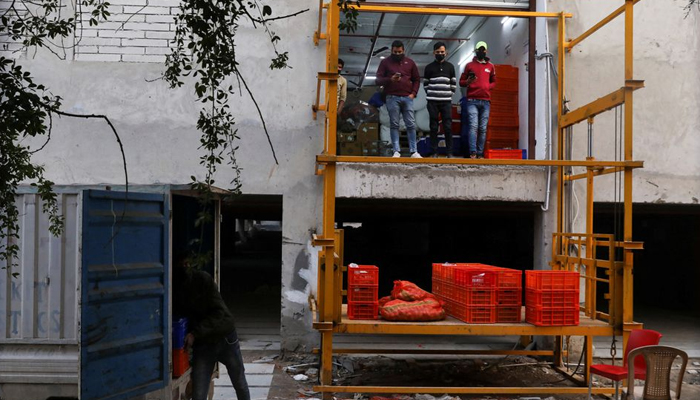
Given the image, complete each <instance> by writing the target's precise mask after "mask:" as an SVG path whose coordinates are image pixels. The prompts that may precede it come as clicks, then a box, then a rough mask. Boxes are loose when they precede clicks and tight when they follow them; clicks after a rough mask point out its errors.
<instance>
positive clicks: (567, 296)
mask: <svg viewBox="0 0 700 400" xmlns="http://www.w3.org/2000/svg"><path fill="white" fill-rule="evenodd" d="M578 302H579V291H578V290H532V289H527V290H526V291H525V305H527V306H528V307H543V308H567V307H578Z"/></svg>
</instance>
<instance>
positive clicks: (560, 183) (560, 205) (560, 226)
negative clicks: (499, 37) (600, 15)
mask: <svg viewBox="0 0 700 400" xmlns="http://www.w3.org/2000/svg"><path fill="white" fill-rule="evenodd" d="M564 23H565V18H564V14H563V13H561V14H560V15H559V21H558V25H557V28H558V43H557V45H558V49H559V54H558V64H559V65H558V69H559V84H558V92H559V93H558V98H559V103H558V108H557V120H558V127H559V128H558V130H557V132H558V137H557V139H558V140H557V160H559V161H561V160H563V159H564V129H563V127H562V115H563V110H564V93H565V92H564V32H565V25H564ZM565 204H566V202H565V201H564V168H558V169H557V232H559V233H562V232H564V206H565ZM560 246H561V243H560ZM561 250H562V249H561V248H560V249H559V253H560V254H561Z"/></svg>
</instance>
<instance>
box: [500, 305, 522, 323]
mask: <svg viewBox="0 0 700 400" xmlns="http://www.w3.org/2000/svg"><path fill="white" fill-rule="evenodd" d="M521 308H522V307H521V306H496V322H520V318H521V316H522V315H521V312H522V311H521Z"/></svg>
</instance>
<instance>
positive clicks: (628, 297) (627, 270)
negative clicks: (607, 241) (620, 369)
mask: <svg viewBox="0 0 700 400" xmlns="http://www.w3.org/2000/svg"><path fill="white" fill-rule="evenodd" d="M634 3H635V2H634V0H625V83H627V82H629V81H631V80H633V79H634V35H633V34H634ZM633 95H634V91H633V90H632V89H631V88H629V87H628V88H627V90H626V92H625V115H624V120H625V129H624V131H625V160H631V159H632V147H633V139H634V136H633V118H632V117H633V101H632V100H633ZM632 174H633V171H632V170H631V169H627V168H626V169H625V215H624V240H625V242H631V241H632V200H633V199H632ZM623 252H624V253H623V254H624V280H623V282H624V289H623V296H624V298H623V299H624V300H623V310H622V319H623V323H625V324H626V323H632V322H633V321H634V316H633V306H634V293H633V290H634V285H633V281H632V279H633V278H632V266H633V264H634V256H633V253H632V251H631V250H629V249H627V248H625V249H624V250H623ZM628 336H629V334H628V333H627V332H625V334H624V343H625V346H626V345H627V339H628Z"/></svg>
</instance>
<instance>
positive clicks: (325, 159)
mask: <svg viewBox="0 0 700 400" xmlns="http://www.w3.org/2000/svg"><path fill="white" fill-rule="evenodd" d="M316 162H318V163H320V164H330V163H370V164H371V163H376V164H435V165H443V164H448V165H519V166H529V167H550V166H551V167H622V168H643V167H644V161H601V160H590V161H589V160H520V159H518V160H495V159H471V158H409V157H402V158H394V157H366V156H332V155H326V154H320V155H317V156H316Z"/></svg>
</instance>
